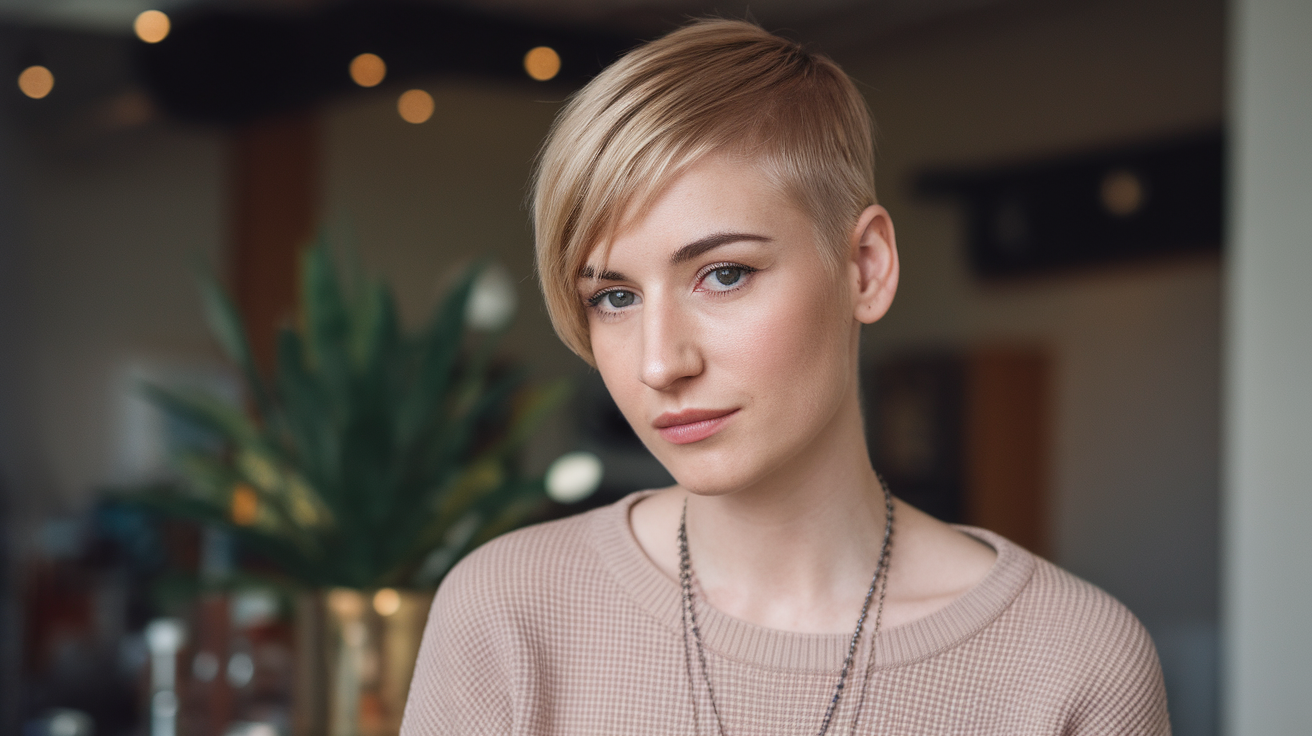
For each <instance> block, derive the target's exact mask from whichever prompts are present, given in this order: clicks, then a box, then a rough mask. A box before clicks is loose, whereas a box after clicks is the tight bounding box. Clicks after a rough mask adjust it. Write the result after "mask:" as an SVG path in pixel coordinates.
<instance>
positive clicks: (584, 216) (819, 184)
mask: <svg viewBox="0 0 1312 736" xmlns="http://www.w3.org/2000/svg"><path fill="white" fill-rule="evenodd" d="M711 153H716V154H723V155H729V156H733V157H735V158H737V159H740V160H742V161H745V162H749V163H750V164H752V165H753V166H755V167H757V168H758V170H759V171H760V172H761V174H762V176H764V177H765V179H766V181H768V182H770V183H771V184H772V185H773V186H775V187H777V188H778V190H779V191H780V192H781V193H783V194H784V195H785V196H787V197H789V198H790V199H791V201H793V202H794V203H795V204H796V205H797V206H798V207H799V208H801V209H802V211H803V212H805V213H806V214H807V215H808V216H810V217H811V219H812V221H813V222H814V223H815V227H816V240H817V242H819V243H820V244H821V251H822V256H823V257H824V258H825V260H826V263H827V264H829V265H830V266H831V267H834V268H835V269H836V267H837V265H838V264H839V263H840V261H841V254H842V252H843V249H844V248H845V247H846V244H847V235H848V232H849V231H850V230H851V228H852V227H854V226H855V224H856V220H857V218H858V217H859V216H860V213H861V211H862V210H864V209H865V208H866V207H867V206H869V205H871V204H874V202H875V184H874V151H873V143H872V134H871V123H870V115H869V112H868V111H867V109H866V106H865V101H864V100H863V99H862V98H861V95H860V94H859V93H858V92H857V90H856V87H855V86H854V85H853V84H852V81H851V80H850V79H848V77H847V75H846V74H844V73H843V71H842V70H841V69H839V68H838V66H837V65H836V64H835V63H834V62H832V61H830V60H829V59H827V58H825V57H823V56H818V55H815V54H810V53H807V52H806V51H805V50H803V49H802V48H801V47H800V46H798V45H797V44H795V43H793V42H791V41H787V40H785V39H782V38H780V37H778V36H775V35H773V34H770V33H768V32H766V31H764V30H762V29H761V28H760V27H758V26H756V25H753V24H751V23H746V22H743V21H729V20H703V21H698V22H695V23H692V24H690V25H688V26H685V27H683V28H681V29H679V30H677V31H675V32H673V33H671V34H669V35H667V36H665V37H663V38H661V39H658V40H656V41H653V42H651V43H648V44H645V45H643V46H640V47H638V48H636V49H634V50H633V51H631V52H629V53H628V54H626V55H625V56H624V57H623V58H621V59H620V60H619V61H617V62H615V63H614V64H612V65H611V66H609V67H607V68H606V70H605V71H603V72H602V73H601V74H599V75H598V76H597V77H596V78H595V79H593V80H592V81H591V82H590V83H588V85H587V86H586V87H584V88H583V89H582V90H580V91H579V92H578V94H577V95H575V96H574V97H573V98H572V99H571V100H570V102H569V103H568V104H567V105H566V106H565V108H564V109H563V110H562V111H561V113H560V115H559V116H558V117H557V119H556V122H555V125H554V126H553V127H552V130H551V133H550V134H549V136H548V138H547V142H546V144H545V145H544V147H543V149H542V152H541V154H540V158H539V161H538V168H537V173H536V177H535V180H534V186H533V219H534V231H535V240H536V242H535V248H536V256H537V267H538V277H539V279H540V280H541V284H542V292H543V295H544V296H545V298H546V303H547V312H548V314H549V315H550V317H551V321H552V324H553V325H554V326H555V328H556V332H557V334H558V335H560V338H561V339H562V340H563V341H564V342H565V344H566V345H567V346H569V348H570V349H571V350H573V351H574V352H575V353H578V354H579V356H581V357H582V358H583V359H584V360H586V361H588V362H589V363H592V362H593V358H592V349H591V345H590V340H589V336H588V323H587V315H586V313H585V311H584V306H583V304H582V300H581V299H580V298H579V294H578V279H579V276H580V273H581V271H582V268H583V266H584V264H585V261H586V260H587V258H588V257H589V255H591V253H592V251H593V249H595V248H596V247H597V246H598V245H604V244H606V243H609V242H610V241H611V240H612V239H613V238H614V236H615V235H616V234H618V233H619V232H620V231H621V230H622V229H623V227H625V226H626V225H627V224H628V223H627V222H625V221H624V220H623V219H622V218H629V219H630V220H631V219H634V218H637V217H640V216H641V213H642V212H643V211H644V210H645V208H646V207H647V205H648V204H649V203H650V202H651V201H652V200H653V199H654V198H655V196H656V195H658V194H659V193H660V192H661V191H663V190H664V189H665V187H666V186H668V185H669V184H670V183H671V182H672V181H673V180H674V179H675V178H676V177H677V176H678V175H679V174H680V173H682V172H683V171H685V170H686V169H687V168H688V167H689V166H691V165H693V164H695V163H696V162H697V161H699V160H701V159H702V158H703V157H705V156H706V155H708V154H711Z"/></svg>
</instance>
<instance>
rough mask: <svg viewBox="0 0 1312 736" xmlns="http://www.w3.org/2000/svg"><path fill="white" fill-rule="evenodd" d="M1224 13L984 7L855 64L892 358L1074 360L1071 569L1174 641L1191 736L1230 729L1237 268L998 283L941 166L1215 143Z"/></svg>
mask: <svg viewBox="0 0 1312 736" xmlns="http://www.w3.org/2000/svg"><path fill="white" fill-rule="evenodd" d="M1223 28H1224V19H1223V9H1222V6H1221V4H1220V3H1219V2H1214V1H1212V0H1206V1H1204V2H1193V1H1190V2H1185V1H1184V0H1152V1H1151V2H1131V1H1129V0H1102V1H1100V2H1086V3H1049V4H1037V3H1026V4H1023V5H1016V4H1012V5H1006V6H1001V7H998V8H992V9H984V10H981V11H980V12H979V13H977V14H975V15H973V16H966V17H961V18H959V19H956V20H950V21H948V22H945V23H942V24H939V25H937V26H934V27H930V28H926V29H923V30H921V31H919V32H915V33H912V34H909V35H907V36H905V37H899V38H897V39H896V40H892V41H889V42H887V43H884V44H877V45H874V46H872V47H870V48H866V49H861V50H858V51H854V52H852V53H849V54H848V55H847V56H846V57H843V58H841V59H840V61H841V62H843V63H844V65H845V67H846V68H847V69H848V70H849V71H850V72H851V73H852V74H853V75H854V76H855V77H857V78H858V79H859V80H860V82H862V83H863V84H864V85H865V91H866V94H867V96H868V99H869V101H870V104H871V107H872V110H873V112H874V114H875V118H876V122H877V125H878V129H879V137H878V142H879V165H878V166H879V168H878V179H879V186H880V197H881V200H882V201H883V203H884V204H885V205H886V206H887V207H888V208H889V209H890V211H891V212H892V214H893V220H894V222H895V223H896V225H897V234H898V244H899V247H900V251H901V255H902V259H903V281H902V284H901V286H900V288H899V294H898V297H897V300H896V302H895V303H894V305H893V309H892V311H891V312H890V314H889V316H888V317H887V318H886V319H885V320H884V321H883V322H881V323H879V324H876V325H874V326H872V327H870V328H868V331H867V334H866V338H867V348H868V350H869V352H870V356H871V357H872V358H877V357H879V356H882V355H887V354H889V353H892V352H895V351H897V350H902V349H907V348H910V347H916V346H924V345H931V346H933V345H938V346H956V347H961V346H968V345H973V344H978V343H981V342H988V341H1019V342H1026V343H1033V344H1038V345H1041V346H1045V347H1046V348H1047V349H1048V350H1049V351H1050V352H1051V354H1052V355H1053V357H1054V366H1055V370H1056V375H1055V379H1056V380H1055V383H1056V386H1055V393H1056V395H1055V397H1054V400H1055V413H1056V416H1055V417H1054V418H1053V419H1054V437H1053V441H1054V443H1055V445H1054V448H1053V453H1054V457H1053V468H1052V477H1051V490H1052V502H1053V506H1052V517H1051V528H1052V532H1053V536H1054V543H1055V544H1054V547H1055V549H1054V556H1055V558H1056V561H1057V562H1058V563H1059V564H1061V565H1063V566H1065V567H1066V568H1068V569H1070V570H1072V571H1073V572H1075V573H1076V574H1078V575H1081V576H1083V577H1085V578H1087V579H1089V580H1091V581H1092V582H1094V583H1096V584H1098V585H1100V586H1102V587H1104V588H1105V589H1107V590H1108V591H1110V592H1111V593H1112V594H1114V595H1116V596H1117V597H1118V598H1120V599H1121V600H1122V601H1123V602H1125V603H1126V604H1127V605H1128V606H1129V607H1130V608H1131V609H1132V610H1133V611H1134V612H1135V613H1137V614H1138V615H1139V616H1140V618H1142V619H1143V620H1144V622H1145V623H1146V624H1147V625H1148V626H1149V629H1150V631H1152V633H1153V635H1154V638H1155V640H1156V643H1157V645H1158V648H1159V651H1160V653H1161V655H1162V659H1163V664H1164V667H1165V669H1166V672H1167V677H1168V690H1169V691H1170V692H1169V694H1170V697H1171V708H1172V717H1173V720H1174V724H1175V727H1176V733H1177V734H1203V733H1210V732H1213V731H1214V728H1215V711H1214V700H1215V681H1216V617H1217V605H1218V602H1217V596H1218V592H1217V567H1218V551H1217V543H1216V538H1217V527H1218V518H1217V504H1218V485H1219V481H1218V474H1219V469H1218V459H1217V454H1218V443H1219V431H1220V430H1219V401H1220V398H1219V396H1220V308H1221V269H1220V263H1219V260H1218V259H1217V258H1215V257H1211V256H1202V257H1192V258H1185V259H1176V260H1166V261H1158V262H1155V263H1151V264H1138V265H1125V266H1117V267H1111V268H1100V269H1092V270H1088V271H1086V272H1082V273H1078V274H1068V275H1057V276H1048V277H1035V278H1029V279H1025V280H1021V281H1017V282H1013V283H1004V284H986V283H981V282H980V281H978V280H976V279H975V278H973V277H972V276H971V275H970V273H969V271H968V266H967V262H966V258H965V254H964V243H965V230H964V226H965V223H964V220H963V216H962V213H961V212H960V211H959V210H958V209H956V208H955V207H954V206H953V205H951V204H947V203H939V202H927V201H924V200H921V199H918V198H916V197H915V196H914V195H913V194H912V193H911V192H910V186H909V185H910V181H911V179H912V177H913V176H914V175H915V174H916V173H917V172H919V171H921V170H923V169H924V168H925V167H927V166H933V165H965V164H977V163H987V162H1009V161H1014V160H1019V159H1025V158H1033V157H1035V156H1042V155H1046V154H1050V153H1051V154H1059V153H1062V152H1065V151H1071V150H1079V149H1081V148H1086V147H1090V146H1103V145H1112V144H1116V143H1118V142H1133V141H1139V140H1145V139H1151V138H1153V137H1157V136H1163V135H1171V134H1173V133H1176V132H1180V131H1190V130H1197V129H1202V128H1209V127H1211V128H1215V127H1218V126H1219V125H1221V122H1222V118H1223V115H1224V90H1223V79H1224V62H1223V51H1224V31H1223Z"/></svg>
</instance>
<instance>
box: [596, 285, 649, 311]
mask: <svg viewBox="0 0 1312 736" xmlns="http://www.w3.org/2000/svg"><path fill="white" fill-rule="evenodd" d="M637 303H638V295H637V293H635V292H632V291H629V290H628V289H609V290H607V291H603V292H601V293H599V294H596V295H594V296H593V297H592V298H591V299H588V306H589V307H592V308H593V309H594V310H595V311H597V312H599V313H602V314H616V313H618V312H622V311H624V310H626V309H628V308H629V307H632V306H633V305H634V304H637Z"/></svg>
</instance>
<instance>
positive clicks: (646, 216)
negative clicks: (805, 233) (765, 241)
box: [584, 154, 812, 267]
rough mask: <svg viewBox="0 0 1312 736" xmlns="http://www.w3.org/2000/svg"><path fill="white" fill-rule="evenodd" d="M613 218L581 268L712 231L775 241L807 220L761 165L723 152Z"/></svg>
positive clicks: (675, 246) (687, 240)
mask: <svg viewBox="0 0 1312 736" xmlns="http://www.w3.org/2000/svg"><path fill="white" fill-rule="evenodd" d="M617 222H618V223H619V224H618V225H617V227H616V228H615V229H614V234H613V235H612V236H611V237H608V238H602V239H601V240H600V242H598V244H597V245H596V246H594V247H593V248H592V250H591V251H590V252H589V254H588V256H587V258H585V259H584V265H585V266H594V267H595V266H601V265H603V263H605V262H608V261H610V260H613V259H615V258H624V259H628V258H631V257H634V256H641V255H656V254H658V253H668V252H670V251H673V250H675V249H678V248H681V247H683V246H685V245H687V244H689V243H692V242H694V241H697V240H700V239H703V238H706V237H707V236H710V235H714V234H716V233H730V232H735V233H755V234H759V235H763V236H766V237H769V238H771V239H774V238H775V237H776V235H778V236H784V235H788V234H791V233H792V232H794V231H797V230H799V229H809V228H810V226H811V224H812V223H811V220H810V218H809V217H808V216H807V215H806V214H804V213H803V212H802V210H801V209H800V208H799V207H798V206H797V205H796V204H795V203H794V202H793V201H792V200H791V198H789V197H787V196H785V195H784V194H783V192H782V191H781V188H780V187H778V186H777V185H776V184H775V182H774V180H773V178H772V177H770V176H768V175H767V174H766V173H765V171H764V170H763V169H762V167H760V166H758V165H757V164H756V163H754V162H752V161H750V160H745V159H742V158H741V157H731V156H727V155H723V154H716V155H711V156H707V157H705V158H703V159H701V160H699V161H697V162H696V163H694V164H692V165H691V166H688V167H687V168H685V169H684V170H683V171H681V172H679V173H678V174H677V175H676V176H674V177H673V178H672V179H671V180H670V181H669V182H668V183H667V184H665V186H664V187H662V188H661V189H659V190H658V191H654V192H652V193H651V194H648V195H647V196H645V197H642V198H638V197H635V198H634V199H633V200H632V201H631V202H630V203H629V204H628V205H627V206H626V207H625V208H624V210H623V216H622V217H620V218H617Z"/></svg>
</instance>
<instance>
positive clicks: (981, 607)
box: [590, 492, 1035, 673]
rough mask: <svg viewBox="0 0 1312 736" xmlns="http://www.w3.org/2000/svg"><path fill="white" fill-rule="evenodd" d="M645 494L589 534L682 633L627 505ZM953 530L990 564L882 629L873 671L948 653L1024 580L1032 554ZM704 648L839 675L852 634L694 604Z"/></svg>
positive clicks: (772, 665) (608, 514)
mask: <svg viewBox="0 0 1312 736" xmlns="http://www.w3.org/2000/svg"><path fill="white" fill-rule="evenodd" d="M646 495H648V492H638V493H632V494H629V495H628V496H626V497H624V498H623V499H621V500H619V501H617V502H616V503H614V504H611V505H610V506H607V507H605V508H602V509H599V510H598V511H597V512H595V513H593V514H592V515H591V516H592V526H593V528H592V530H591V531H592V533H591V535H590V536H591V539H592V542H593V546H594V548H595V550H596V552H597V554H598V555H599V556H600V559H601V561H602V564H603V565H604V566H605V567H606V568H607V569H608V570H609V571H610V573H611V574H612V575H613V576H614V578H615V580H616V582H617V583H618V584H619V585H620V587H621V588H623V589H624V591H625V592H626V593H628V595H629V596H630V597H631V598H632V599H633V601H634V603H635V604H637V605H638V606H639V607H640V608H642V609H643V610H645V611H646V612H647V613H648V614H650V615H651V616H652V617H654V618H655V619H656V620H658V621H659V622H661V624H663V625H665V626H667V627H668V628H670V629H671V630H672V631H674V632H681V631H682V621H681V619H680V600H681V599H680V593H679V585H678V583H677V582H676V581H674V580H671V579H670V578H668V577H666V576H665V573H663V572H661V570H660V568H658V567H656V565H655V563H653V562H652V561H651V560H650V559H649V558H648V557H647V555H646V553H645V552H643V551H642V548H641V547H640V546H638V541H637V539H636V538H634V536H633V529H632V527H631V526H630V525H629V510H630V509H631V508H632V507H633V504H634V503H636V502H638V501H639V500H641V499H642V498H643V497H644V496H646ZM956 528H957V529H959V530H961V531H962V532H964V533H966V534H969V535H971V536H972V537H975V538H976V539H978V540H980V541H981V542H983V543H985V544H987V545H989V546H990V547H992V548H993V549H994V550H996V551H997V554H998V558H997V561H996V562H994V564H993V568H992V569H991V570H990V571H989V573H988V575H986V576H985V577H984V579H983V580H982V581H980V582H979V584H977V585H976V586H975V587H974V588H971V589H970V590H969V591H967V592H966V593H965V594H963V595H962V596H961V597H959V598H957V599H956V600H954V601H952V602H951V603H949V604H948V605H947V606H945V607H943V608H941V609H939V610H938V611H936V612H934V613H932V614H930V615H929V616H926V617H924V618H921V619H918V620H916V621H912V622H910V623H907V624H904V625H902V626H897V627H895V628H892V629H886V630H881V631H880V632H879V635H878V637H876V640H875V659H876V662H875V666H876V668H877V669H885V668H890V667H900V666H903V665H906V664H909V663H911V662H915V661H918V660H921V659H925V658H928V657H932V656H934V655H936V654H939V653H940V652H944V651H947V650H948V649H951V648H953V647H955V646H957V645H959V644H961V643H963V642H965V641H966V640H968V639H970V638H971V637H972V636H974V635H975V634H977V633H979V632H980V631H981V630H982V629H984V628H985V627H986V626H988V625H989V624H990V623H992V622H993V620H994V619H996V618H997V617H998V616H999V615H1001V614H1002V612H1003V611H1004V610H1006V608H1007V607H1008V606H1009V605H1011V603H1012V601H1013V600H1015V599H1016V596H1017V595H1019V594H1020V591H1021V590H1022V589H1023V588H1024V587H1025V585H1026V583H1028V582H1029V580H1030V577H1031V576H1032V575H1033V574H1034V568H1035V558H1034V556H1033V555H1031V554H1030V553H1029V552H1026V551H1025V550H1023V549H1021V548H1020V547H1017V546H1016V545H1015V544H1013V543H1011V542H1009V541H1007V540H1006V539H1004V538H1002V537H1000V536H998V535H997V534H994V533H993V532H990V531H986V530H984V529H977V528H975V527H967V526H958V527H956ZM697 615H698V619H699V623H700V625H701V630H702V638H703V641H704V642H705V644H706V647H707V649H709V650H711V651H713V652H715V653H716V654H718V655H720V656H722V657H725V658H728V659H731V660H736V661H739V662H742V663H744V664H748V665H752V666H756V667H764V668H769V669H778V670H791V671H797V672H835V673H836V672H837V671H838V669H839V667H840V666H841V665H842V662H843V657H844V655H845V653H846V651H847V646H848V642H849V639H850V636H849V635H847V634H799V633H794V632H788V631H779V630H776V629H768V628H765V627H762V626H757V625H755V624H751V623H748V622H746V621H742V620H740V619H736V618H733V617H731V616H728V615H726V614H723V613H721V612H719V611H717V610H715V609H714V608H710V607H709V606H699V607H698V614H697Z"/></svg>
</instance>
